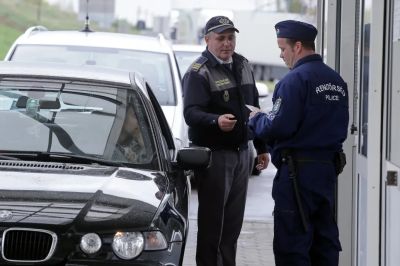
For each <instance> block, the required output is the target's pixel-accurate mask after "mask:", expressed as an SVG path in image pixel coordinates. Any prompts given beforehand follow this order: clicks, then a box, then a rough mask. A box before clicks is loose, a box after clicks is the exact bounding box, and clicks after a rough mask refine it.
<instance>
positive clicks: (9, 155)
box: [0, 151, 130, 167]
mask: <svg viewBox="0 0 400 266" xmlns="http://www.w3.org/2000/svg"><path fill="white" fill-rule="evenodd" d="M2 158H5V159H6V160H27V159H32V158H34V159H36V160H38V161H42V162H48V161H55V162H70V163H85V164H98V165H107V166H117V167H120V166H128V167H129V166H130V164H129V163H122V162H114V161H110V160H105V159H103V158H98V157H93V156H84V155H76V154H71V153H60V152H37V151H7V152H1V153H0V159H2Z"/></svg>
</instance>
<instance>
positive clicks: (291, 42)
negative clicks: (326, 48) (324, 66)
mask: <svg viewBox="0 0 400 266" xmlns="http://www.w3.org/2000/svg"><path fill="white" fill-rule="evenodd" d="M286 40H287V43H288V44H289V45H290V46H291V47H293V46H294V44H295V43H296V42H300V43H301V45H303V47H305V48H307V49H310V50H313V51H315V43H314V41H304V40H295V39H286Z"/></svg>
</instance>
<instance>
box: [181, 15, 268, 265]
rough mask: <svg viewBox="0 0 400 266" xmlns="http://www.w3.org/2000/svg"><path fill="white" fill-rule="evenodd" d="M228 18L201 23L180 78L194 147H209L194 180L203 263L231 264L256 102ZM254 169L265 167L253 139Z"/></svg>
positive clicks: (200, 262)
mask: <svg viewBox="0 0 400 266" xmlns="http://www.w3.org/2000/svg"><path fill="white" fill-rule="evenodd" d="M235 32H239V31H238V30H237V29H236V28H235V26H234V24H233V23H232V21H231V20H230V19H229V18H227V17H224V16H216V17H213V18H211V19H210V20H209V21H208V22H207V24H206V26H205V37H204V38H205V41H206V43H207V48H206V50H205V51H204V52H203V53H202V55H201V56H200V57H199V58H198V59H197V60H196V61H195V62H194V63H193V64H192V65H191V67H190V68H189V70H188V71H187V72H186V74H185V76H184V78H183V89H184V117H185V120H186V123H187V124H188V126H189V139H190V140H191V141H192V143H193V144H194V145H198V146H206V147H208V148H210V149H211V150H212V162H211V166H210V167H209V168H208V169H206V170H204V171H195V176H196V180H197V182H198V187H197V188H198V201H199V208H198V233H197V249H196V262H197V265H204V266H214V265H215V266H217V265H218V266H222V265H223V266H233V265H236V263H235V257H236V245H237V239H238V237H239V234H240V230H241V227H242V223H243V216H244V209H245V203H246V193H247V183H248V177H249V151H248V147H247V144H248V141H249V140H250V139H253V134H252V132H251V131H250V130H249V128H248V125H247V123H248V117H249V113H250V111H249V110H248V108H247V107H246V106H245V105H246V104H249V105H254V106H259V104H258V93H257V89H256V87H255V82H254V77H253V73H252V71H251V68H250V66H249V64H248V61H247V60H246V59H245V58H244V57H243V56H241V55H239V54H237V53H235V52H234V50H235V44H236V35H235ZM254 146H255V147H256V149H257V152H258V154H259V155H258V160H259V165H258V167H259V169H263V168H266V167H267V164H268V162H269V157H268V155H267V153H266V151H267V150H266V145H265V144H264V143H263V142H261V141H258V142H257V141H254Z"/></svg>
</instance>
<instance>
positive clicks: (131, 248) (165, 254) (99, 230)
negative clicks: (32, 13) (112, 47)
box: [0, 62, 211, 265]
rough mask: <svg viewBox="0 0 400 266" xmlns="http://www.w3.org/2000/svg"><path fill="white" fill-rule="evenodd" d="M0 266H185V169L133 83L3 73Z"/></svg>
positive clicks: (190, 164) (194, 154)
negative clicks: (1, 265) (4, 265)
mask: <svg viewBox="0 0 400 266" xmlns="http://www.w3.org/2000/svg"><path fill="white" fill-rule="evenodd" d="M0 124H1V130H0V237H1V239H0V245H1V256H0V264H6V265H7V264H10V265H13V264H18V265H181V264H182V261H183V255H184V249H185V241H186V237H187V232H188V206H189V204H188V197H189V194H190V183H189V182H188V177H187V173H188V172H187V170H190V169H195V168H205V167H207V166H208V164H209V160H210V156H211V155H210V151H209V150H208V149H206V148H201V147H193V148H184V149H181V150H178V151H176V150H175V145H174V138H173V137H172V135H171V131H170V128H169V126H168V123H167V121H166V119H165V117H164V115H163V112H162V110H161V107H160V105H159V104H158V103H157V101H156V98H155V97H154V94H153V93H152V91H151V89H150V87H149V85H148V84H147V83H146V82H145V81H144V79H143V78H142V77H141V76H140V75H138V74H135V73H128V72H122V71H117V70H112V69H101V68H95V67H89V66H86V67H85V66H76V67H71V66H65V65H61V64H59V65H57V64H54V65H40V64H37V63H35V64H28V63H15V62H2V63H0Z"/></svg>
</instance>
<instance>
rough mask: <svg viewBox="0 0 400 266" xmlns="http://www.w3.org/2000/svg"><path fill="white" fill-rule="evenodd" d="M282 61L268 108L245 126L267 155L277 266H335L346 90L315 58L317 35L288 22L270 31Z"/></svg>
mask: <svg viewBox="0 0 400 266" xmlns="http://www.w3.org/2000/svg"><path fill="white" fill-rule="evenodd" d="M275 29H276V34H277V40H278V46H279V48H280V50H281V54H280V57H281V58H282V59H283V60H284V61H285V63H286V65H287V66H288V67H289V69H290V72H289V73H288V74H287V75H286V76H285V77H284V78H283V79H282V80H281V81H279V82H278V84H277V85H276V87H275V91H274V94H273V98H272V100H273V103H274V105H273V108H272V111H271V112H269V113H268V114H265V113H262V112H254V113H252V114H250V116H251V117H252V118H251V120H250V122H249V125H250V127H251V128H252V129H253V130H254V132H255V134H256V136H257V137H259V138H261V139H263V140H264V141H266V142H267V143H268V145H269V146H270V147H271V149H272V154H271V155H272V162H273V164H274V165H275V166H276V167H277V169H278V171H277V173H276V176H275V179H274V184H273V189H272V196H273V198H274V201H275V208H274V242H273V248H274V255H275V263H276V265H278V266H283V265H284V266H300V265H301V266H303V265H304V266H306V265H307V266H309V265H312V266H331V265H332V266H333V265H336V266H337V265H338V259H339V251H340V250H341V245H340V242H339V232H338V228H337V224H336V221H335V213H334V210H335V189H336V182H337V176H338V174H339V173H340V172H341V171H342V169H343V167H344V164H345V156H344V154H343V152H342V144H343V142H344V141H345V139H346V137H347V128H348V123H349V111H348V91H347V85H346V83H345V82H344V81H343V79H342V78H341V77H340V76H339V74H338V73H337V72H335V71H334V70H332V69H331V68H330V67H328V66H327V65H325V64H324V63H323V61H322V58H321V56H320V55H318V54H316V53H315V45H314V40H315V37H316V35H317V29H316V28H315V27H314V26H312V25H310V24H308V23H304V22H300V21H293V20H286V21H281V22H279V23H277V24H276V25H275Z"/></svg>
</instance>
